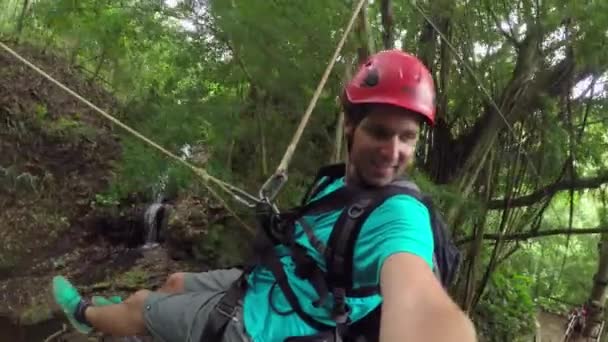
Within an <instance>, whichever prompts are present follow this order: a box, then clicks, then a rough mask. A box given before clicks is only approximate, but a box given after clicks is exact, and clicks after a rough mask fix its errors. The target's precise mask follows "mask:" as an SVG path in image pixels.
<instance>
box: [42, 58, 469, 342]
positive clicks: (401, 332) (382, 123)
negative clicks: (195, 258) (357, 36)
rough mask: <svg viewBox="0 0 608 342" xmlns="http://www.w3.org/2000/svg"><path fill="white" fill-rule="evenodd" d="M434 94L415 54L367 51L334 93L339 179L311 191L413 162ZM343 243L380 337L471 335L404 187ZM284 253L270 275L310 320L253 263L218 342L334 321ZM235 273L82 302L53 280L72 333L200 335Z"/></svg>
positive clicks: (268, 338)
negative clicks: (341, 146) (341, 145)
mask: <svg viewBox="0 0 608 342" xmlns="http://www.w3.org/2000/svg"><path fill="white" fill-rule="evenodd" d="M434 97H435V90H434V85H433V81H432V77H431V75H430V73H429V71H428V70H427V69H426V68H425V67H424V66H423V64H422V63H421V62H420V61H419V60H418V59H416V58H415V57H413V56H411V55H409V54H406V53H403V52H401V51H397V50H393V51H383V52H380V53H378V54H376V55H373V56H371V57H370V59H369V61H368V62H367V63H365V64H364V65H362V66H361V68H360V69H359V70H358V72H357V74H356V75H355V76H354V77H353V79H352V80H351V81H350V82H349V84H348V85H347V86H346V87H345V89H344V94H343V101H344V102H343V103H344V110H345V113H346V120H345V127H344V128H345V135H346V140H347V145H348V156H349V158H348V163H347V165H346V175H345V177H342V178H339V179H337V180H335V181H333V182H332V183H331V184H328V185H327V186H325V187H324V188H323V189H322V190H321V191H320V192H319V193H317V194H316V195H315V199H322V198H326V196H329V195H330V194H332V193H334V192H336V191H338V190H339V189H341V188H345V187H358V188H367V189H369V188H380V187H384V186H387V185H388V184H390V183H391V182H393V181H394V180H396V179H397V178H398V177H400V176H401V175H402V174H403V173H404V172H405V170H406V169H407V168H408V167H409V166H410V165H411V164H412V162H413V160H414V152H415V149H416V143H417V141H418V135H419V130H420V126H421V124H423V123H427V124H433V122H434V116H435V106H434ZM340 212H341V211H340V210H334V211H330V212H324V213H321V214H316V215H309V216H307V217H306V221H307V224H308V225H309V226H312V227H314V229H313V230H312V231H313V232H314V239H315V240H316V241H320V243H321V244H325V245H327V243H328V239H329V237H330V235H331V232H332V228H333V227H334V225H335V224H336V221H337V219H338V217H339V215H340ZM404 213H407V214H404ZM295 229H296V230H295V233H294V234H293V236H294V237H293V239H294V241H295V243H296V244H298V245H299V246H301V247H302V248H303V249H304V250H305V251H306V254H307V255H308V256H310V258H311V259H312V260H314V261H315V262H316V263H318V264H323V263H324V259H323V257H322V255H320V253H319V252H318V250H317V248H315V247H314V246H313V245H315V244H314V243H312V242H311V241H312V240H313V237H311V236H310V235H311V234H308V233H305V232H304V229H303V227H302V225H301V224H298V225H297V226H296V228H295ZM355 243H356V244H355V248H354V251H355V252H354V255H353V269H354V271H353V278H352V279H353V282H354V283H356V284H357V285H358V286H361V287H365V286H368V287H372V286H375V287H376V288H378V285H379V293H378V292H376V293H371V294H368V295H362V296H360V297H357V298H354V297H348V296H347V297H346V298H345V301H346V304H347V306H348V308H349V311H348V318H349V322H357V321H360V320H361V319H363V318H364V317H366V316H367V315H368V314H370V312H373V311H374V310H375V309H377V308H378V307H380V305H381V304H382V305H381V318H380V331H379V340H380V341H382V342H397V341H399V342H401V341H458V342H467V341H475V340H476V336H475V331H474V328H473V325H472V323H471V322H470V320H469V319H468V318H467V317H466V316H465V315H464V313H463V312H462V311H461V310H460V309H459V308H458V307H457V306H456V304H455V303H454V302H453V301H452V300H451V299H450V298H449V296H448V295H447V293H446V292H445V290H444V289H443V288H442V286H441V284H440V283H439V281H438V280H437V278H436V277H435V276H434V274H433V266H434V265H433V248H434V246H433V234H432V231H431V226H430V216H429V211H428V210H427V208H426V206H424V205H423V204H422V203H421V202H419V201H418V200H417V199H415V198H414V197H412V196H408V195H395V196H392V197H390V198H388V199H387V200H386V201H384V202H383V203H382V204H381V205H379V206H378V207H377V208H375V209H374V210H373V212H372V213H371V214H370V215H369V217H367V219H366V220H365V222H364V223H363V225H362V228H361V232H360V234H359V237H358V239H357V240H356V242H355ZM284 249H285V246H279V247H277V248H276V249H275V250H276V253H278V254H277V255H278V259H277V260H280V265H281V267H282V271H281V272H284V274H286V276H287V280H288V283H289V287H290V288H291V289H292V291H293V294H295V297H297V300H298V302H299V305H300V306H301V308H299V311H301V312H304V313H305V315H306V317H310V318H311V319H312V321H313V322H312V323H311V322H310V320H303V319H302V314H299V313H298V312H297V311H298V310H295V308H294V307H293V305H292V302H290V299H289V298H288V297H290V296H289V295H286V292H285V291H283V287H282V286H277V283H279V285H281V284H280V281H279V282H277V279H278V278H277V276H275V274H276V273H273V272H274V271H273V272H271V271H270V270H269V268H266V267H256V268H254V269H253V271H251V274H249V275H248V276H247V277H246V279H245V283H246V286H244V288H245V289H246V290H245V292H244V295H243V296H242V298H241V300H240V301H239V303H240V304H242V305H238V306H237V307H236V310H234V312H231V313H230V317H231V320H230V321H229V322H228V323H227V325H226V328H225V330H224V331H223V335H222V336H223V341H229V342H232V341H235V342H236V341H256V342H258V341H260V342H261V341H264V342H283V341H313V340H312V339H298V338H297V337H299V336H310V335H314V334H316V333H318V332H319V329H317V328H315V327H316V326H317V324H316V323H320V324H323V325H326V326H332V324H333V325H336V323H335V319H334V318H333V316H332V313H331V312H330V311H331V310H330V309H328V308H329V307H328V306H327V305H323V304H320V303H319V302H317V303H315V302H314V301H315V299H317V295H316V293H315V290H316V288H313V286H312V285H311V282H309V281H308V280H307V279H303V278H301V277H300V276H298V275H296V273H298V272H296V266H294V264H295V263H296V262H294V260H295V259H294V257H293V254H289V253H287V252H285V251H284ZM240 275H241V271H240V270H236V269H231V270H218V271H212V272H207V273H202V274H192V273H187V274H185V273H177V274H173V275H171V276H170V277H169V279H168V280H167V282H166V283H165V284H164V286H163V287H162V288H160V289H158V290H157V291H155V292H150V291H147V290H140V291H138V292H136V293H135V294H133V295H132V296H131V297H129V298H128V299H127V300H125V301H124V302H123V303H120V304H110V305H95V306H94V305H91V304H90V303H89V302H87V301H86V300H83V299H82V298H81V296H80V295H79V294H78V292H77V291H76V289H75V288H74V287H72V286H71V285H70V284H69V282H67V280H65V279H64V278H62V277H56V278H55V279H54V293H55V297H56V299H57V302H58V303H59V305H60V306H61V307H62V308H63V310H64V311H65V312H66V314H67V316H68V318H69V319H70V321H71V322H72V323H73V325H74V326H75V327H77V328H78V329H79V330H80V331H82V332H87V331H90V330H91V329H92V328H93V327H94V328H95V329H97V330H99V331H102V332H105V333H108V334H112V335H122V336H124V335H136V334H150V335H152V336H154V337H155V338H157V339H158V340H161V341H200V340H201V336H202V335H203V330H205V328H206V324H207V322H208V321H210V320H211V321H213V319H210V317H212V316H213V315H214V310H216V309H214V307H215V306H216V304H217V303H218V302H219V301H220V299H221V298H222V296H223V294H224V292H226V291H227V289H228V288H229V287H230V285H231V284H232V283H234V282H235V281H236V280H237V279H238V278H239V277H240ZM333 298H334V301H335V300H337V299H336V298H338V297H337V296H336V297H333ZM98 304H108V303H98ZM334 304H335V303H334ZM213 317H215V316H213ZM205 336H207V335H205ZM318 341H321V340H318ZM324 341H326V340H324ZM202 342H211V340H209V341H202Z"/></svg>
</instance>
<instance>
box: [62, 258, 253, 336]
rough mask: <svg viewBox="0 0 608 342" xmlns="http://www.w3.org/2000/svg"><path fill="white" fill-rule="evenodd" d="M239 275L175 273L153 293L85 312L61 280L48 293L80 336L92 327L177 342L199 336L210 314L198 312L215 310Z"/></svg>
mask: <svg viewBox="0 0 608 342" xmlns="http://www.w3.org/2000/svg"><path fill="white" fill-rule="evenodd" d="M240 274H241V272H240V271H239V270H236V269H232V270H217V271H210V272H205V273H200V274H194V273H176V274H173V275H171V276H170V277H169V278H168V279H167V281H166V282H165V284H164V285H163V286H162V287H161V288H160V289H159V291H157V292H150V291H147V290H140V291H138V292H136V293H135V294H133V295H132V296H130V297H129V298H127V300H125V301H124V302H123V303H120V304H113V305H112V304H110V305H106V306H98V307H95V306H86V305H85V304H84V301H82V298H81V297H80V295H79V294H78V292H77V290H76V289H75V288H74V287H73V286H72V285H71V284H70V283H69V282H68V281H67V280H66V279H65V278H63V277H56V278H55V279H54V280H53V287H54V291H55V298H56V300H57V302H58V303H59V304H60V306H61V307H62V308H63V310H64V312H65V313H66V315H67V316H68V318H69V319H70V321H72V323H73V324H74V326H75V327H76V328H77V329H78V330H79V331H81V332H84V333H87V332H89V331H90V330H91V327H90V326H93V327H94V328H96V329H97V330H99V331H101V332H104V333H107V334H110V335H115V336H131V335H143V334H148V333H150V334H152V335H154V336H156V337H159V338H160V339H161V340H165V341H182V340H185V339H186V338H188V337H189V336H191V334H192V333H196V332H194V331H193V330H200V329H201V327H200V326H199V325H200V323H202V322H203V321H206V316H207V315H208V314H209V312H210V311H211V310H210V308H205V309H203V310H201V308H203V307H206V306H208V307H212V306H213V305H215V303H217V300H218V299H219V297H220V296H221V294H222V293H223V292H224V291H225V290H226V289H227V288H228V287H229V286H230V284H231V283H232V282H233V281H235V280H236V279H237V278H238V277H239V276H240ZM178 293H179V294H178ZM193 324H194V326H193ZM199 333H200V331H199ZM243 333H244V332H243Z"/></svg>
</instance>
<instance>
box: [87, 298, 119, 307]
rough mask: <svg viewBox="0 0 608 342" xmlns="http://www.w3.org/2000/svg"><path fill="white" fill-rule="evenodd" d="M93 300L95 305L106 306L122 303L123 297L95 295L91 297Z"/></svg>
mask: <svg viewBox="0 0 608 342" xmlns="http://www.w3.org/2000/svg"><path fill="white" fill-rule="evenodd" d="M91 302H93V305H95V306H106V305H112V304H120V303H122V298H120V296H112V297H108V298H106V297H104V296H93V298H91Z"/></svg>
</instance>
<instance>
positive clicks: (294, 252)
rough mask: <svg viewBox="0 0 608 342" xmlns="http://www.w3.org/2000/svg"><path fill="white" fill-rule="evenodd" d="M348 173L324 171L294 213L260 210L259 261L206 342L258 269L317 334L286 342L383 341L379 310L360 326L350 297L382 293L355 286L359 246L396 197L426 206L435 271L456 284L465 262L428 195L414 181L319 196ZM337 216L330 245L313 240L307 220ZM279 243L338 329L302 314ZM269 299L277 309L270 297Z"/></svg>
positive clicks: (206, 334) (214, 317) (226, 302)
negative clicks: (377, 214)
mask: <svg viewBox="0 0 608 342" xmlns="http://www.w3.org/2000/svg"><path fill="white" fill-rule="evenodd" d="M345 170H346V167H345V165H344V164H335V165H328V166H325V167H322V168H321V169H320V170H319V172H318V173H317V176H316V177H315V179H314V181H313V182H312V184H311V186H310V187H309V189H308V191H306V194H305V195H304V197H303V199H302V202H301V205H300V206H298V207H296V208H292V209H290V210H287V211H284V212H282V213H278V212H276V211H274V209H272V208H270V207H268V206H266V207H262V208H260V211H259V216H258V217H259V218H260V224H259V225H258V227H259V230H258V234H257V235H256V238H255V241H254V243H253V255H254V256H253V258H250V260H253V261H252V262H251V264H249V265H246V266H245V268H244V271H243V274H242V275H241V277H240V278H239V280H237V281H236V282H235V283H233V284H232V286H231V287H230V288H229V289H228V291H227V292H226V293H225V295H224V296H223V297H222V298H221V299H220V301H219V302H218V304H217V305H216V307H215V310H214V311H212V313H211V315H210V318H209V320H208V322H207V324H206V325H205V327H204V330H203V334H202V337H201V339H200V341H201V342H206V341H217V340H220V338H219V337H220V336H221V335H222V333H223V330H224V329H225V327H226V325H227V324H228V322H229V321H230V320H231V319H232V317H233V314H234V313H235V312H236V308H237V307H238V306H239V305H240V302H241V301H242V300H243V298H244V296H245V293H246V290H247V282H246V279H247V277H248V276H249V274H250V273H251V272H252V271H253V269H254V268H255V267H258V266H262V267H264V268H265V269H268V270H270V271H271V272H272V274H273V276H274V279H276V284H275V286H278V287H279V288H280V289H281V292H282V293H283V295H284V296H285V298H286V299H287V301H288V303H289V305H290V306H291V308H292V309H293V311H294V313H295V314H297V315H298V317H299V318H300V319H301V320H302V321H303V322H305V323H306V324H307V325H309V326H310V327H312V328H314V329H315V330H317V331H319V333H318V334H316V335H313V336H298V337H290V338H288V339H286V340H285V342H289V341H302V342H305V341H306V342H311V341H317V340H318V341H321V340H322V341H327V342H339V341H347V342H351V341H360V338H365V340H364V341H366V342H369V341H377V339H378V333H379V328H378V327H379V322H380V321H379V317H380V308H379V307H377V308H376V309H375V310H374V311H373V312H372V313H371V314H369V315H367V316H366V317H364V318H363V319H362V320H360V321H356V322H352V321H351V319H350V307H349V306H348V305H347V300H346V299H347V298H366V297H370V296H374V295H377V294H378V293H379V285H378V284H375V285H368V286H355V282H354V255H355V243H356V241H357V239H358V236H359V233H360V232H361V229H362V227H363V224H364V222H365V221H366V219H367V218H368V217H369V215H370V214H371V213H372V212H373V211H374V210H375V209H376V208H377V207H378V206H380V205H381V204H382V203H384V201H386V200H387V199H389V198H390V197H392V196H395V195H409V196H412V197H414V198H416V199H418V200H419V201H420V202H421V203H422V204H424V205H425V206H426V208H427V209H428V211H429V214H430V217H431V229H432V232H433V234H432V235H433V239H434V246H435V250H434V252H433V264H434V266H435V267H434V273H435V275H436V276H437V278H438V280H439V281H440V282H441V284H442V285H443V286H444V287H446V288H447V287H448V286H449V285H450V284H451V283H452V282H453V281H454V279H455V276H456V273H457V270H458V265H459V262H460V252H459V251H458V249H457V248H456V246H455V245H454V244H453V242H452V240H451V239H450V237H449V235H448V233H447V232H448V229H447V228H446V226H445V223H444V222H443V221H442V219H441V216H440V215H439V213H438V212H437V211H436V210H434V207H433V205H432V202H431V201H430V198H428V197H427V196H424V195H423V194H422V193H421V192H420V190H419V189H418V187H417V186H416V185H415V184H414V183H412V182H410V181H408V180H405V179H404V180H397V181H394V182H393V183H391V184H390V185H388V186H385V187H380V188H361V187H355V186H349V185H346V186H344V187H341V188H339V189H338V190H335V191H333V192H331V193H329V194H327V195H323V196H317V195H319V194H321V192H322V191H323V189H325V188H326V187H327V186H329V185H330V184H331V183H333V182H335V181H336V180H338V179H340V178H342V177H344V175H345ZM317 197H318V198H317ZM336 210H340V211H341V213H340V214H339V216H338V219H337V220H336V223H335V224H334V226H333V228H332V231H331V234H330V236H329V239H328V241H327V245H325V244H324V243H323V242H321V241H320V240H319V239H318V238H317V237H316V236H315V232H314V228H313V227H312V226H311V225H310V224H309V223H308V222H307V219H306V216H309V215H321V214H324V213H328V212H332V211H336ZM296 225H299V226H300V227H301V229H302V230H303V232H304V234H305V236H306V239H307V240H308V242H309V243H310V245H311V246H312V247H313V248H314V249H315V250H317V252H318V253H319V254H320V255H321V257H322V258H323V259H324V261H325V266H326V268H322V267H321V266H319V264H318V263H317V262H316V261H315V260H314V259H313V258H312V257H311V256H310V255H309V254H308V252H307V251H306V249H305V248H304V247H303V246H302V245H300V244H299V243H297V242H296V238H295V235H296ZM277 245H281V246H285V247H287V248H288V250H289V253H290V255H291V258H292V260H293V262H294V264H295V275H296V276H297V277H299V278H301V279H305V280H307V281H308V282H309V283H310V284H311V285H312V287H313V288H314V289H315V291H316V293H317V295H318V298H316V299H314V300H312V305H313V306H315V307H328V309H329V310H330V312H331V319H332V320H333V321H334V323H335V325H327V324H325V323H321V322H319V321H317V320H316V319H315V318H313V317H312V316H311V315H309V314H308V313H306V312H305V311H304V310H303V308H302V304H301V302H300V299H299V298H298V297H297V295H296V293H295V292H294V290H293V289H292V288H291V286H290V284H289V280H288V277H287V274H286V273H285V270H284V268H283V264H282V263H281V260H280V256H279V255H278V254H277V251H276V249H275V247H276V246H277ZM269 296H270V297H269V301H270V305H271V307H272V297H271V294H270V295H269ZM330 297H331V298H332V300H331V301H329V303H328V299H329V298H330Z"/></svg>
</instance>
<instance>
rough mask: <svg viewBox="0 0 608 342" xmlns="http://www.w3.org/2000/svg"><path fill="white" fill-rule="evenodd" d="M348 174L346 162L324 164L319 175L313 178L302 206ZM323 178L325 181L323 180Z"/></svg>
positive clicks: (318, 172)
mask: <svg viewBox="0 0 608 342" xmlns="http://www.w3.org/2000/svg"><path fill="white" fill-rule="evenodd" d="M345 174H346V165H345V164H344V163H340V164H331V165H327V166H323V167H321V168H320V169H319V171H317V175H316V176H315V179H314V180H313V182H312V184H311V186H310V187H309V188H308V190H307V191H306V194H305V195H304V197H303V198H302V206H304V205H305V204H306V203H307V202H308V201H309V200H310V199H311V198H313V197H315V196H316V195H317V194H318V193H319V192H320V191H321V190H323V189H324V188H325V187H326V186H328V185H329V184H331V182H333V181H335V180H336V179H338V178H340V177H344V175H345ZM321 179H323V181H322V182H321Z"/></svg>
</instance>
